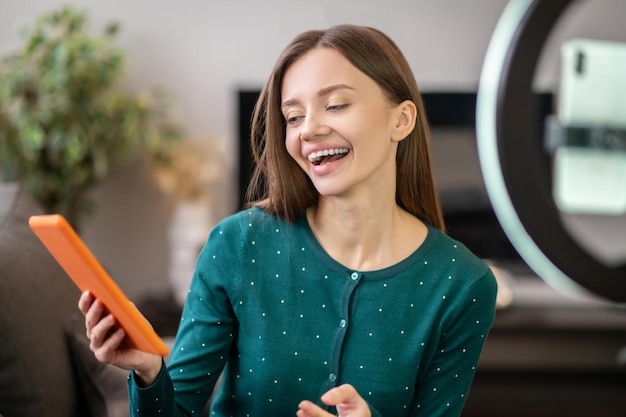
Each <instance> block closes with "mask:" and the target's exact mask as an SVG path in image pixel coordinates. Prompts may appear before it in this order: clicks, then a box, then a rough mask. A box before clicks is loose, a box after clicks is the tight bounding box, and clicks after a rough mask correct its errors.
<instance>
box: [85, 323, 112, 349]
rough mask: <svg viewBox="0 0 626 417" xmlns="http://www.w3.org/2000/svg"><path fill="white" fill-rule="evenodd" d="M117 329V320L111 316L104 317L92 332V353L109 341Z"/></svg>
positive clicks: (90, 345)
mask: <svg viewBox="0 0 626 417" xmlns="http://www.w3.org/2000/svg"><path fill="white" fill-rule="evenodd" d="M114 328H115V318H113V316H112V315H111V314H108V315H106V316H105V317H103V318H102V319H101V320H100V321H98V323H97V324H96V325H95V326H93V328H92V329H91V332H90V338H89V342H90V343H89V347H90V348H91V350H92V351H94V352H95V351H96V350H97V349H99V348H100V347H101V346H102V345H103V344H104V343H105V342H106V340H107V338H108V337H109V335H110V334H111V332H112V331H113V330H114Z"/></svg>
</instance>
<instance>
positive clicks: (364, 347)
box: [129, 209, 496, 417]
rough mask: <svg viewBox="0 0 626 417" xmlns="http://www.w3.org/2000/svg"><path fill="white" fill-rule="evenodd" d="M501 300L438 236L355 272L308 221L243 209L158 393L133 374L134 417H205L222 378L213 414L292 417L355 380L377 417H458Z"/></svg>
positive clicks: (208, 249)
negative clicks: (383, 264)
mask: <svg viewBox="0 0 626 417" xmlns="http://www.w3.org/2000/svg"><path fill="white" fill-rule="evenodd" d="M495 297H496V282H495V279H494V276H493V274H492V273H491V271H490V269H489V268H488V267H487V266H486V264H485V263H483V262H482V261H480V260H479V259H478V258H476V257H475V256H474V255H473V254H471V253H470V252H469V251H468V250H467V249H466V248H465V247H464V246H463V245H462V244H461V243H459V242H457V241H455V240H453V239H451V238H450V237H448V236H447V235H445V234H444V233H442V232H440V231H438V230H437V229H435V228H432V227H429V229H428V236H427V238H426V240H425V242H424V243H423V244H422V245H421V246H420V247H419V249H417V250H416V251H415V252H414V253H413V254H412V255H411V256H409V257H408V258H406V259H404V260H403V261H401V262H399V263H398V264H396V265H393V266H391V267H388V268H385V269H382V270H377V271H354V270H351V269H349V268H346V267H345V266H343V265H341V264H339V263H338V262H336V261H335V260H333V259H332V258H331V257H330V256H329V255H328V254H327V253H326V252H325V251H324V250H323V249H322V247H321V246H320V245H319V243H318V242H317V241H316V239H315V238H314V236H313V233H312V231H311V229H310V228H309V225H308V223H307V221H306V219H305V218H302V219H300V220H299V221H297V222H294V223H288V222H286V221H283V220H280V219H277V218H276V217H275V216H271V215H268V214H266V213H264V212H263V211H261V210H260V209H252V210H247V211H243V212H240V213H238V214H235V215H233V216H231V217H229V218H227V219H225V220H223V221H222V222H221V223H220V224H219V225H217V226H216V227H215V228H214V229H213V230H212V232H211V234H210V236H209V239H208V242H207V244H206V245H205V247H204V249H203V250H202V252H201V254H200V256H199V258H198V262H197V267H196V272H195V274H194V277H193V280H192V284H191V287H190V290H189V294H188V298H187V302H186V305H185V307H184V310H183V317H182V319H181V323H180V328H179V331H178V335H177V337H176V342H175V345H174V347H173V350H172V355H171V358H170V361H169V363H168V365H167V367H165V366H164V367H163V370H162V371H161V373H160V375H159V377H158V379H157V380H156V381H155V383H154V384H153V385H151V386H149V387H147V388H140V387H138V386H137V384H136V382H135V380H134V378H132V377H131V378H129V395H130V400H131V415H133V416H182V415H187V416H194V415H195V416H200V415H201V412H202V409H203V407H204V405H205V403H206V402H207V399H208V398H209V397H210V395H211V393H212V391H213V387H214V385H215V383H216V381H217V379H218V377H219V376H220V374H222V372H223V380H222V381H221V383H220V386H219V390H218V392H217V394H216V396H215V399H214V400H213V402H212V407H211V415H213V416H219V417H222V416H224V417H227V416H241V417H246V416H250V417H281V416H289V417H293V416H294V415H295V412H296V410H297V406H298V403H299V402H300V401H301V400H304V399H308V400H312V401H314V402H316V403H318V404H320V405H321V402H320V401H319V398H320V396H321V395H322V394H323V393H324V392H325V391H327V390H329V389H330V388H332V387H335V386H338V385H340V384H344V383H349V384H352V385H353V386H354V387H355V388H356V389H357V391H358V392H359V393H360V395H361V396H362V397H363V398H364V399H365V400H366V401H367V402H368V403H369V404H370V407H371V409H372V413H373V415H374V416H384V417H396V416H427V417H435V416H458V415H459V414H460V412H461V408H462V405H463V402H464V400H465V398H466V395H467V392H468V390H469V387H470V384H471V381H472V378H473V376H474V373H475V370H476V365H477V362H478V358H479V356H480V352H481V349H482V347H483V344H484V342H485V339H486V337H487V333H488V331H489V328H490V326H491V324H492V322H493V318H494V311H495ZM329 411H330V412H332V413H335V410H334V409H329Z"/></svg>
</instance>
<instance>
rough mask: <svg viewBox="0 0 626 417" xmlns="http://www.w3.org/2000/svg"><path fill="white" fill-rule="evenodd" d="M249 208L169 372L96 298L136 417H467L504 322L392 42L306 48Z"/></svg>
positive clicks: (339, 29) (348, 34) (261, 144)
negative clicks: (443, 199) (434, 162)
mask: <svg viewBox="0 0 626 417" xmlns="http://www.w3.org/2000/svg"><path fill="white" fill-rule="evenodd" d="M252 130H253V134H252V142H253V151H254V155H255V158H256V162H257V165H256V171H255V175H254V178H253V183H252V185H253V186H252V188H251V189H252V190H253V193H252V195H253V199H254V202H253V203H251V205H250V208H249V209H247V210H245V211H242V212H240V213H237V214H235V215H233V216H231V217H229V218H226V219H225V220H223V221H222V222H221V223H220V224H219V225H217V226H216V227H215V228H214V230H213V231H212V232H211V234H210V236H209V239H208V241H207V243H206V246H205V247H204V249H203V250H202V253H201V254H200V256H199V258H198V262H197V269H196V272H195V275H194V277H193V282H192V284H191V288H190V290H189V295H188V299H187V302H186V305H185V308H184V311H183V317H182V319H181V323H180V328H179V332H178V335H177V337H176V342H175V345H174V348H173V351H172V355H171V358H170V361H169V363H168V364H167V365H166V364H165V363H164V361H163V360H162V358H160V357H158V356H154V355H150V354H147V353H143V352H139V351H137V350H132V349H127V348H124V345H123V343H122V341H123V338H124V332H123V330H121V329H118V328H117V326H116V324H115V320H114V318H113V317H111V316H110V315H108V314H106V312H105V311H104V309H103V307H102V304H101V303H100V302H98V301H95V300H93V297H92V296H91V295H90V294H89V293H85V294H83V295H82V296H81V299H80V301H79V308H80V310H81V311H82V312H83V313H84V314H85V316H86V317H85V320H86V326H87V336H88V337H89V338H90V340H91V349H92V350H93V351H94V353H95V355H96V357H97V358H98V359H99V360H101V361H103V362H109V363H113V364H116V365H118V366H121V367H123V368H126V369H130V370H132V371H133V372H132V373H131V376H130V378H129V395H130V400H131V412H132V413H133V415H134V416H157V415H163V416H179V415H187V416H189V415H200V414H201V413H202V410H203V408H204V406H205V404H206V402H207V400H208V399H209V397H210V395H211V393H212V392H213V388H214V386H215V384H216V381H217V380H218V377H219V376H220V375H222V376H223V378H222V380H221V382H220V385H219V388H218V391H217V394H216V396H215V398H214V399H213V401H212V406H211V415H214V416H261V417H268V416H272V417H277V416H293V415H296V414H297V416H299V417H316V416H331V415H339V416H351V417H354V416H356V417H360V416H385V417H394V416H428V417H433V416H458V415H459V414H460V411H461V409H462V405H463V402H464V400H465V398H466V395H467V392H468V390H469V387H470V383H471V381H472V378H473V376H474V372H475V369H476V364H477V362H478V359H479V356H480V353H481V349H482V347H483V344H484V342H485V339H486V337H487V333H488V331H489V328H490V326H491V323H492V321H493V317H494V310H495V298H496V284H495V279H494V277H493V275H492V273H491V271H490V269H489V268H488V267H487V266H486V264H484V263H483V262H482V261H480V260H479V259H477V258H476V257H475V256H474V255H472V254H471V253H470V252H469V251H468V250H467V249H466V248H465V247H464V246H463V245H462V244H461V243H459V242H457V241H455V240H453V239H451V238H450V237H448V236H447V235H446V234H445V233H444V232H443V229H444V225H443V221H442V216H441V210H440V208H439V203H438V199H437V195H436V191H435V187H434V184H433V176H432V169H431V163H430V156H429V152H430V151H429V130H428V126H427V121H426V117H425V114H424V109H423V106H422V103H421V99H420V95H419V91H418V88H417V85H416V82H415V80H414V77H413V75H412V72H411V70H410V68H409V66H408V64H407V62H406V60H405V58H404V57H403V55H402V53H401V52H400V51H399V49H398V48H397V46H396V45H395V44H394V42H393V41H392V40H391V39H389V38H388V37H387V36H386V35H384V34H383V33H381V32H380V31H378V30H375V29H372V28H367V27H360V26H351V25H342V26H336V27H333V28H330V29H328V30H325V31H309V32H306V33H303V34H301V35H300V36H298V37H296V38H295V39H294V40H293V42H292V43H291V44H290V45H289V46H288V47H287V48H286V50H285V51H284V52H283V54H282V55H281V57H280V58H279V60H278V62H277V64H276V66H275V68H274V70H273V72H272V74H271V76H270V79H269V81H268V83H267V84H266V86H265V87H264V89H263V91H262V93H261V97H260V99H259V102H258V104H257V107H256V109H255V114H254V118H253V126H252Z"/></svg>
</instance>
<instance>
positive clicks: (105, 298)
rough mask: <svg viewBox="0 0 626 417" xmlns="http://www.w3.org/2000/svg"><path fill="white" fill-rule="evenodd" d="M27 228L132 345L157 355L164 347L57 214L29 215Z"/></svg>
mask: <svg viewBox="0 0 626 417" xmlns="http://www.w3.org/2000/svg"><path fill="white" fill-rule="evenodd" d="M28 224H29V226H30V228H31V229H32V230H33V231H34V232H35V234H36V235H37V236H38V237H39V239H40V240H41V241H42V243H43V244H44V246H45V247H46V248H47V249H48V251H49V252H50V253H51V254H52V256H54V258H55V259H56V260H57V262H58V263H59V264H60V265H61V266H62V267H63V269H64V270H65V272H66V273H67V274H68V275H69V276H70V278H71V279H72V280H73V281H74V283H75V284H76V285H77V286H78V288H80V290H81V291H86V290H89V291H90V292H91V293H92V294H93V295H94V296H95V297H96V298H97V299H99V300H100V301H102V302H103V304H104V305H105V306H106V308H107V309H108V310H109V312H110V313H111V314H113V316H114V317H115V319H116V320H117V322H118V323H119V324H120V326H122V328H124V330H125V331H126V335H127V340H128V342H129V344H130V345H131V346H132V347H135V348H137V349H139V350H142V351H144V352H149V353H155V354H158V355H161V356H165V355H167V354H168V348H167V346H166V345H165V343H163V340H161V338H160V337H159V336H158V335H157V334H156V332H155V331H154V329H153V328H152V326H150V324H149V323H148V322H147V321H146V320H145V319H144V318H143V316H142V315H141V314H140V313H139V311H138V310H137V308H136V307H135V305H134V304H132V303H131V302H130V300H129V299H128V298H127V297H126V295H125V294H124V293H123V292H122V290H121V289H120V288H119V287H118V286H117V284H116V283H115V281H113V279H111V277H110V276H109V274H108V273H107V272H106V271H105V270H104V268H103V267H102V265H100V263H99V262H98V260H97V259H96V258H95V256H94V255H93V254H92V253H91V251H90V250H89V249H88V248H87V246H86V245H85V244H84V242H83V241H82V240H81V238H80V237H79V236H78V235H77V234H76V232H75V231H74V229H72V226H70V224H69V223H68V222H67V220H65V218H64V217H63V216H61V215H59V214H45V215H37V216H31V217H30V219H29V220H28Z"/></svg>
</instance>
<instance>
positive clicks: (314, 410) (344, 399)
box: [296, 384, 372, 417]
mask: <svg viewBox="0 0 626 417" xmlns="http://www.w3.org/2000/svg"><path fill="white" fill-rule="evenodd" d="M321 400H322V402H323V403H324V404H326V405H329V406H335V407H336V408H337V415H338V416H339V417H371V416H372V412H371V411H370V407H369V405H368V404H367V402H366V401H365V400H364V399H363V398H362V397H361V396H360V395H359V393H358V392H357V391H356V389H354V387H353V386H352V385H350V384H344V385H340V386H338V387H335V388H333V389H331V390H328V391H326V392H325V393H324V395H322V398H321ZM296 415H297V416H298V417H329V416H333V415H332V414H330V413H329V412H328V411H325V410H323V409H322V408H321V407H319V406H317V405H315V404H314V403H312V402H311V401H306V400H305V401H302V402H301V403H300V404H299V409H298V411H297V413H296ZM333 417H334V416H333Z"/></svg>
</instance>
